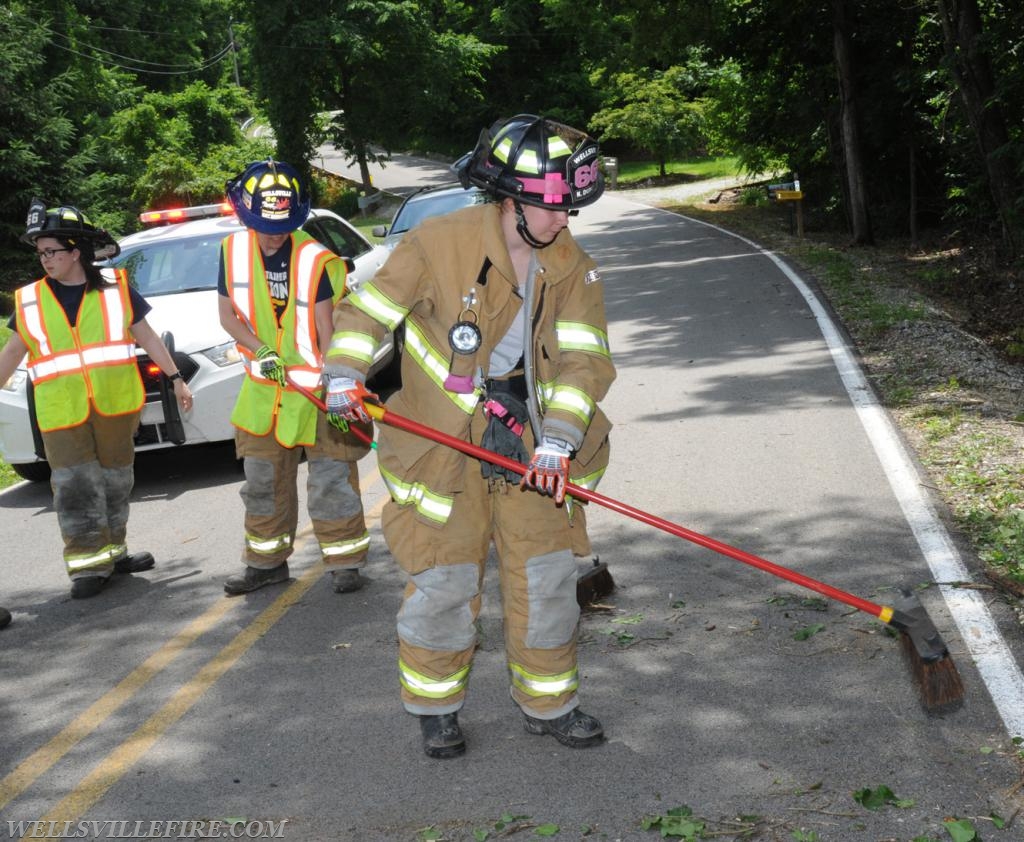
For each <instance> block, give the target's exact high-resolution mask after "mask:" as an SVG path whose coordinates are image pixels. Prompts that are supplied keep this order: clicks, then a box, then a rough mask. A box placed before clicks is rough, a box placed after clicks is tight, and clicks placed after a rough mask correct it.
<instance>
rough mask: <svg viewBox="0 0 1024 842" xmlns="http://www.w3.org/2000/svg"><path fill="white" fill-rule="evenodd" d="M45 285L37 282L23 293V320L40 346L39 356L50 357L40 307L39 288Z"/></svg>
mask: <svg viewBox="0 0 1024 842" xmlns="http://www.w3.org/2000/svg"><path fill="white" fill-rule="evenodd" d="M43 283H45V281H37V282H36V283H34V284H32V285H31V286H29V287H26V288H25V289H23V290H22V291H21V296H20V298H21V320H22V324H23V325H25V330H26V331H27V332H28V334H29V335H30V336H31V337H32V338H33V339H34V340H35V341H36V342H37V343H38V344H39V356H41V357H48V356H49V355H50V354H52V353H53V350H52V349H51V348H50V340H49V338H48V337H47V335H46V331H45V330H43V314H42V312H41V308H40V306H39V287H40V285H41V284H43ZM33 379H35V378H34V377H33Z"/></svg>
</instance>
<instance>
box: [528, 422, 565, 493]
mask: <svg viewBox="0 0 1024 842" xmlns="http://www.w3.org/2000/svg"><path fill="white" fill-rule="evenodd" d="M571 455H572V448H571V447H570V446H569V442H567V441H562V439H555V438H550V437H549V436H544V438H543V439H541V443H540V446H539V447H538V448H537V449H536V450H534V451H533V458H532V459H530V464H529V465H528V466H527V468H526V473H525V474H523V480H522V482H520V483H519V485H520V486H521V487H522V488H534V489H536V490H537V491H539V492H540V493H541V494H547V495H548V496H549V497H554V498H555V503H561V502H562V501H563V500H564V499H565V487H566V484H567V483H568V482H569V457H570V456H571Z"/></svg>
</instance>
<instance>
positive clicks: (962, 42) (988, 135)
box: [938, 0, 1021, 256]
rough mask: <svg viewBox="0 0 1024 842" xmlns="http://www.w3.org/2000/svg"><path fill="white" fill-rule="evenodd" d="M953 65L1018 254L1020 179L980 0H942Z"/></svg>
mask: <svg viewBox="0 0 1024 842" xmlns="http://www.w3.org/2000/svg"><path fill="white" fill-rule="evenodd" d="M938 9H939V17H940V18H941V19H942V32H943V35H944V36H945V41H946V57H947V59H948V60H949V69H950V72H951V73H952V74H953V78H954V79H955V81H956V84H957V88H958V89H959V91H960V96H961V98H962V99H963V103H964V109H965V111H966V113H967V119H968V121H969V122H970V124H971V128H972V129H973V130H974V134H975V137H976V138H977V140H978V147H979V149H980V151H981V157H982V161H983V162H984V164H985V172H986V175H987V177H988V187H989V193H990V194H991V196H992V201H993V202H994V203H995V207H996V212H997V213H998V214H999V221H1000V223H1001V224H1002V233H1003V241H1004V243H1005V244H1006V246H1007V247H1008V248H1009V249H1010V252H1011V255H1012V256H1016V255H1017V254H1018V252H1019V249H1020V245H1021V226H1020V221H1019V220H1018V219H1017V216H1016V214H1015V212H1014V205H1015V204H1016V199H1017V196H1018V195H1019V193H1020V189H1021V188H1020V184H1019V180H1018V177H1017V175H1016V172H1015V168H1014V165H1013V160H1012V158H1011V156H1009V155H1007V154H1006V147H1007V145H1008V144H1009V142H1010V140H1009V132H1008V131H1007V128H1006V118H1005V117H1004V115H1003V110H1002V108H1001V107H1000V105H999V101H998V99H997V98H996V85H995V78H994V75H993V72H992V63H991V61H990V60H989V57H988V54H987V53H986V52H985V48H984V46H983V37H982V36H983V33H982V24H981V12H980V11H979V9H978V3H977V0H938Z"/></svg>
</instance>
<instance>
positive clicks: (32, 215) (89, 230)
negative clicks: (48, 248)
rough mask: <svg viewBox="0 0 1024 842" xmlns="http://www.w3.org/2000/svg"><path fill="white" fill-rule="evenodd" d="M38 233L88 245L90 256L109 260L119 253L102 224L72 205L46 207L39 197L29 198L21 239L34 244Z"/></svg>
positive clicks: (73, 243)
mask: <svg viewBox="0 0 1024 842" xmlns="http://www.w3.org/2000/svg"><path fill="white" fill-rule="evenodd" d="M39 237H60V238H61V239H64V240H67V241H68V242H69V243H71V245H73V246H78V247H81V246H82V245H83V244H88V246H91V248H92V252H93V254H92V255H91V259H95V260H109V259H110V258H112V257H117V255H119V254H120V253H121V247H120V246H119V245H118V244H117V242H116V241H115V240H114V238H113V237H111V236H110V234H108V233H107V232H106V231H104V230H103V229H102V228H97V227H96V226H95V225H93V224H92V223H91V222H90V221H89V220H88V218H87V217H86V215H85V214H84V213H82V212H81V211H80V210H79V209H78V208H76V207H75V206H74V205H61V206H60V207H56V208H47V207H46V203H45V202H44V201H43V200H42V199H35V198H33V199H32V202H31V203H30V204H29V206H28V217H27V218H26V219H25V233H24V234H22V235H21V242H23V243H26V244H28V245H34V244H35V241H36V240H37V239H38V238H39Z"/></svg>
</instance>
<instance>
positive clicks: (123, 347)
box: [28, 341, 135, 382]
mask: <svg viewBox="0 0 1024 842" xmlns="http://www.w3.org/2000/svg"><path fill="white" fill-rule="evenodd" d="M133 359H135V344H134V343H133V342H130V341H129V342H124V343H120V344H117V345H100V346H98V347H93V348H86V349H85V350H84V351H82V352H81V354H79V353H78V352H77V351H65V352H64V353H61V354H56V355H55V356H52V357H50V358H49V359H45V360H44V359H41V360H36V362H34V363H30V364H29V366H28V371H29V375H30V376H31V377H32V380H33V382H37V381H40V380H45V379H47V378H49V377H56V376H57V375H58V374H68V373H69V372H73V371H81V370H82V368H83V366H84V367H90V366H101V365H109V364H112V363H122V362H127V361H129V360H133Z"/></svg>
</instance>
